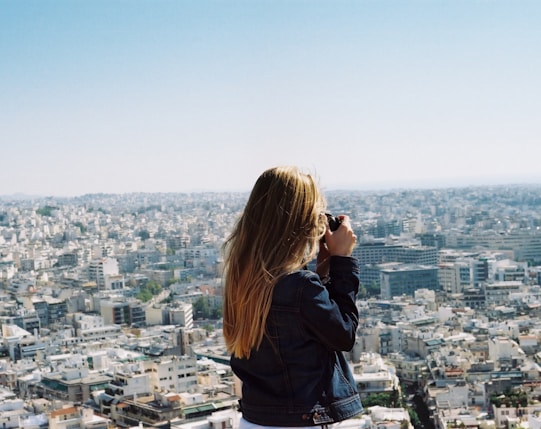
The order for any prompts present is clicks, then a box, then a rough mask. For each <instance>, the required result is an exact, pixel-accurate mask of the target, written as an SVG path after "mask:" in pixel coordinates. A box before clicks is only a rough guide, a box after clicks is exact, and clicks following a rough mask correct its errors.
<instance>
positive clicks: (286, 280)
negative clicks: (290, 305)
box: [274, 270, 324, 302]
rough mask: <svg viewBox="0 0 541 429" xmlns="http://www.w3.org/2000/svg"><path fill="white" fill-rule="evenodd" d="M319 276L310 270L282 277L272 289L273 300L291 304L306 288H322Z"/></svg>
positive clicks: (298, 271) (294, 272)
mask: <svg viewBox="0 0 541 429" xmlns="http://www.w3.org/2000/svg"><path fill="white" fill-rule="evenodd" d="M323 287H324V286H323V284H322V283H321V279H320V278H319V275H318V274H316V273H315V272H313V271H310V270H297V271H293V272H291V273H288V274H287V275H285V276H283V277H282V278H281V279H280V280H279V281H278V283H276V286H275V288H274V298H275V300H281V299H285V300H286V301H289V302H291V300H293V299H294V298H295V297H297V298H300V297H301V295H302V293H303V291H304V290H305V289H306V288H323Z"/></svg>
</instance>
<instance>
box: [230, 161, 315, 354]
mask: <svg viewBox="0 0 541 429" xmlns="http://www.w3.org/2000/svg"><path fill="white" fill-rule="evenodd" d="M324 210H325V200H324V197H323V195H322V194H321V192H320V191H319V188H318V186H317V185H316V183H315V180H314V178H313V177H312V176H311V175H309V174H305V173H302V172H301V171H300V170H299V169H298V168H296V167H275V168H271V169H269V170H266V171H265V172H263V174H261V176H259V178H258V179H257V181H256V183H255V185H254V188H253V189H252V192H251V194H250V197H249V198H248V202H247V204H246V207H245V209H244V212H243V213H242V215H241V216H240V218H239V220H238V221H237V223H236V225H235V227H234V229H233V232H232V233H231V235H230V236H229V238H228V239H227V240H226V242H225V244H224V251H225V278H224V280H225V290H224V310H223V316H224V327H223V333H224V337H225V341H226V344H227V348H228V351H229V352H230V353H233V354H234V355H235V356H236V357H238V358H248V357H250V352H251V350H252V349H257V348H258V347H259V346H260V345H261V341H262V340H263V336H264V335H265V324H266V320H267V316H268V314H269V311H270V307H271V301H272V292H273V289H274V286H275V284H276V282H277V281H278V280H279V279H280V278H281V277H282V276H284V275H285V274H287V273H289V272H292V271H294V270H297V269H300V268H301V267H302V266H304V265H305V264H306V263H307V262H309V261H310V260H311V259H312V258H313V257H314V255H315V254H316V252H317V249H318V247H317V245H318V242H319V239H320V238H321V237H322V235H323V234H324V233H325V220H324V219H323V217H322V216H321V213H323V212H324Z"/></svg>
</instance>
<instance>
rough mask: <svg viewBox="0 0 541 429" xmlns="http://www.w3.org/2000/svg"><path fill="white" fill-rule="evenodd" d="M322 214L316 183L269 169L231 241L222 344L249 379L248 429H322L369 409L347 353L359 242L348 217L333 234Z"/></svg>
mask: <svg viewBox="0 0 541 429" xmlns="http://www.w3.org/2000/svg"><path fill="white" fill-rule="evenodd" d="M325 208H326V207H325V200H324V197H323V195H322V194H321V193H320V191H319V189H318V187H317V185H316V183H315V181H314V179H313V178H312V176H310V175H308V174H304V173H302V172H301V171H300V170H299V169H297V168H295V167H276V168H271V169H269V170H267V171H265V172H263V174H262V175H261V176H260V177H259V178H258V180H257V182H256V184H255V186H254V188H253V190H252V192H251V194H250V197H249V199H248V202H247V204H246V207H245V209H244V212H243V213H242V215H241V216H240V218H239V220H238V222H237V224H236V225H235V227H234V230H233V232H232V234H231V236H230V237H229V238H228V240H227V241H226V243H225V246H224V249H225V293H224V337H225V341H226V344H227V347H228V351H229V352H230V353H231V354H232V356H231V367H232V369H233V371H234V373H235V374H236V375H237V376H238V377H239V378H240V379H241V381H242V399H241V411H242V415H243V418H242V419H241V425H240V428H241V429H248V428H253V427H257V426H274V427H276V426H283V427H284V426H285V427H291V426H313V425H322V424H328V423H333V422H338V421H341V420H345V419H348V418H350V417H353V416H355V415H357V414H358V413H360V412H361V411H362V405H361V401H360V399H359V395H358V393H357V390H356V387H355V384H354V382H353V377H352V375H351V371H350V369H349V366H348V365H347V362H346V360H345V358H344V356H343V354H342V351H347V350H351V349H352V348H353V345H354V343H355V332H356V329H357V325H358V310H357V307H356V306H355V297H356V294H357V291H358V285H359V280H358V272H359V268H358V264H357V261H356V260H355V259H354V258H352V257H351V253H352V251H353V248H354V246H355V243H356V240H357V238H356V236H355V234H354V233H353V231H352V229H351V225H350V222H349V219H348V217H347V216H340V217H339V219H340V225H339V227H338V228H337V229H336V230H335V231H330V229H329V228H328V224H327V220H326V219H327V218H326V216H325V215H324V212H325ZM316 253H318V257H317V268H316V272H312V271H309V270H307V269H306V268H305V267H306V264H307V263H308V262H310V261H311V260H312V259H313V258H314V256H315V254H316ZM322 279H327V280H328V281H326V282H325V284H324V283H323V281H322Z"/></svg>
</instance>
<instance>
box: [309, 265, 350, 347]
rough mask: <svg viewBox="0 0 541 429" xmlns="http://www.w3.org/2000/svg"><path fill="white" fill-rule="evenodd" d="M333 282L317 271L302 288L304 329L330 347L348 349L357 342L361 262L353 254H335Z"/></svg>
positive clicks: (331, 273)
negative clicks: (324, 280) (356, 301)
mask: <svg viewBox="0 0 541 429" xmlns="http://www.w3.org/2000/svg"><path fill="white" fill-rule="evenodd" d="M330 263H331V266H330V282H329V283H328V284H327V285H326V286H324V285H323V284H322V283H321V280H320V279H319V276H318V275H317V274H315V273H314V275H313V276H310V277H309V280H308V281H307V282H306V284H305V285H304V286H303V288H302V292H301V293H302V296H301V305H300V312H301V317H302V320H303V322H304V323H305V329H306V330H307V331H309V332H310V333H311V334H312V335H314V336H315V337H317V339H318V340H319V341H320V342H321V343H322V344H324V345H325V346H326V347H327V348H329V349H330V350H340V351H348V350H351V349H352V348H353V345H354V344H355V335H356V331H357V326H358V325H359V311H358V309H357V306H356V304H355V299H356V296H357V292H358V290H359V266H358V263H357V260H356V259H355V258H351V257H343V256H332V257H331V262H330Z"/></svg>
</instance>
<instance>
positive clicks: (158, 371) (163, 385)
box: [142, 355, 197, 393]
mask: <svg viewBox="0 0 541 429" xmlns="http://www.w3.org/2000/svg"><path fill="white" fill-rule="evenodd" d="M142 365H143V368H144V371H145V373H146V374H149V376H150V385H151V387H152V389H153V390H154V391H157V392H160V391H169V392H177V393H183V392H188V393H193V392H195V390H196V389H197V361H196V359H195V357H190V356H185V355H184V356H162V357H160V358H159V359H154V360H148V361H145V362H143V363H142Z"/></svg>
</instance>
